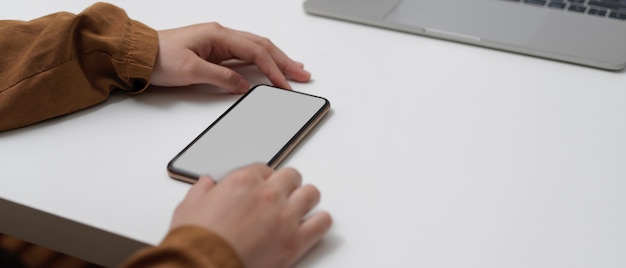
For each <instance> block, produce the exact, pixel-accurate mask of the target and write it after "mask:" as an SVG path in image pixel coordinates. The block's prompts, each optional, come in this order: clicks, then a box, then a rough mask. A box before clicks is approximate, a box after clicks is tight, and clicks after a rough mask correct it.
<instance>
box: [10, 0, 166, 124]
mask: <svg viewBox="0 0 626 268" xmlns="http://www.w3.org/2000/svg"><path fill="white" fill-rule="evenodd" d="M157 52H158V40H157V33H156V31H155V30H153V29H151V28H149V27H147V26H145V25H144V24H142V23H140V22H137V21H134V20H131V19H130V18H128V16H127V15H126V13H125V12H124V11H123V10H122V9H120V8H117V7H115V6H112V5H108V4H95V5H93V6H91V7H89V8H88V9H86V10H84V11H83V12H82V13H80V14H76V15H74V14H70V13H56V14H52V15H48V16H45V17H42V18H39V19H36V20H32V21H28V22H23V21H0V131H2V130H7V129H12V128H17V127H21V126H25V125H29V124H33V123H36V122H38V121H41V120H45V119H48V118H51V117H55V116H59V115H63V114H67V113H71V112H74V111H77V110H80V109H83V108H85V107H89V106H92V105H94V104H96V103H99V102H101V101H103V100H105V99H106V98H107V97H108V96H109V95H110V93H111V92H112V91H114V90H118V89H119V90H124V91H127V92H140V91H142V90H143V89H145V88H146V87H147V86H148V84H149V79H150V74H151V72H152V68H153V66H154V62H155V60H156V55H157Z"/></svg>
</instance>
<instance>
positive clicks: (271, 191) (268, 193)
mask: <svg viewBox="0 0 626 268" xmlns="http://www.w3.org/2000/svg"><path fill="white" fill-rule="evenodd" d="M281 196H282V194H281V193H280V191H279V189H277V188H276V187H265V189H263V190H262V191H261V194H260V198H261V201H263V202H265V203H275V202H277V201H279V200H280V199H281Z"/></svg>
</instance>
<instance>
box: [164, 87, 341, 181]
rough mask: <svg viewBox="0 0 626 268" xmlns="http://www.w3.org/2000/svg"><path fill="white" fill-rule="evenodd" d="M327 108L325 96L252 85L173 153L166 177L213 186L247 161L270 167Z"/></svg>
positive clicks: (246, 163) (322, 115) (247, 163)
mask: <svg viewBox="0 0 626 268" xmlns="http://www.w3.org/2000/svg"><path fill="white" fill-rule="evenodd" d="M329 110H330V102H329V101H328V100H327V99H325V98H322V97H318V96H313V95H309V94H305V93H302V92H297V91H293V90H286V89H282V88H277V87H274V86H269V85H257V86H255V87H253V88H252V89H251V90H250V91H248V92H247V93H246V94H245V95H243V96H242V97H241V98H240V99H239V100H237V102H235V104H233V105H232V106H231V107H230V108H229V109H228V110H226V112H224V114H222V115H221V116H220V117H219V118H218V119H217V120H215V122H213V123H212V124H211V125H210V126H209V127H208V128H207V129H205V130H204V131H203V132H202V133H201V134H200V135H199V136H198V137H197V138H195V139H194V140H193V141H192V142H191V143H190V144H189V145H187V147H185V148H184V149H183V150H182V151H181V152H180V153H178V154H177V155H176V156H175V157H174V158H173V159H172V160H171V161H170V162H169V164H168V165H167V170H168V174H169V176H170V177H172V178H174V179H178V180H182V181H186V182H190V183H195V182H196V181H197V180H198V178H199V177H200V176H202V175H209V176H211V177H212V178H213V180H215V181H216V182H219V180H221V179H222V178H224V177H225V176H226V175H227V174H228V173H230V172H231V171H233V170H235V169H237V168H240V167H243V166H246V165H249V164H252V163H259V162H260V163H266V164H267V165H268V166H270V167H271V168H276V166H278V164H280V162H281V161H282V160H283V159H284V158H285V157H286V156H287V155H288V154H289V153H290V152H291V150H292V149H293V148H295V147H296V145H298V143H299V142H300V141H301V140H302V138H303V137H304V136H305V135H306V134H307V133H308V132H309V131H310V130H311V129H312V128H313V127H314V126H315V125H317V123H318V122H319V121H320V120H321V119H322V118H323V117H324V115H326V114H327V112H328V111H329Z"/></svg>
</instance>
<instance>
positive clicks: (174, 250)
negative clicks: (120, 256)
mask: <svg viewBox="0 0 626 268" xmlns="http://www.w3.org/2000/svg"><path fill="white" fill-rule="evenodd" d="M121 267H122V268H135V267H137V268H139V267H155V268H158V267H168V268H169V267H171V268H176V267H185V268H196V267H197V268H218V267H219V268H240V267H243V264H242V262H241V261H240V259H239V257H238V255H237V253H236V252H235V251H234V250H233V249H232V248H231V247H230V245H228V243H226V241H224V240H223V239H222V238H220V237H219V236H217V235H216V234H214V233H213V232H211V231H209V230H207V229H204V228H201V227H196V226H183V227H179V228H176V229H174V230H172V231H170V233H169V234H168V235H167V236H166V237H165V239H164V240H163V242H161V244H160V245H159V246H157V247H150V248H145V249H141V250H139V251H138V252H136V253H135V254H134V255H133V256H131V257H130V258H129V259H128V260H126V262H125V263H124V264H122V266H121Z"/></svg>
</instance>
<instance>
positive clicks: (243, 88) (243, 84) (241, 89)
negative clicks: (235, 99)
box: [237, 79, 250, 93]
mask: <svg viewBox="0 0 626 268" xmlns="http://www.w3.org/2000/svg"><path fill="white" fill-rule="evenodd" d="M249 88H250V84H248V81H246V80H245V79H241V80H239V85H238V86H237V91H238V92H241V93H243V92H246V91H248V89H249Z"/></svg>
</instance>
